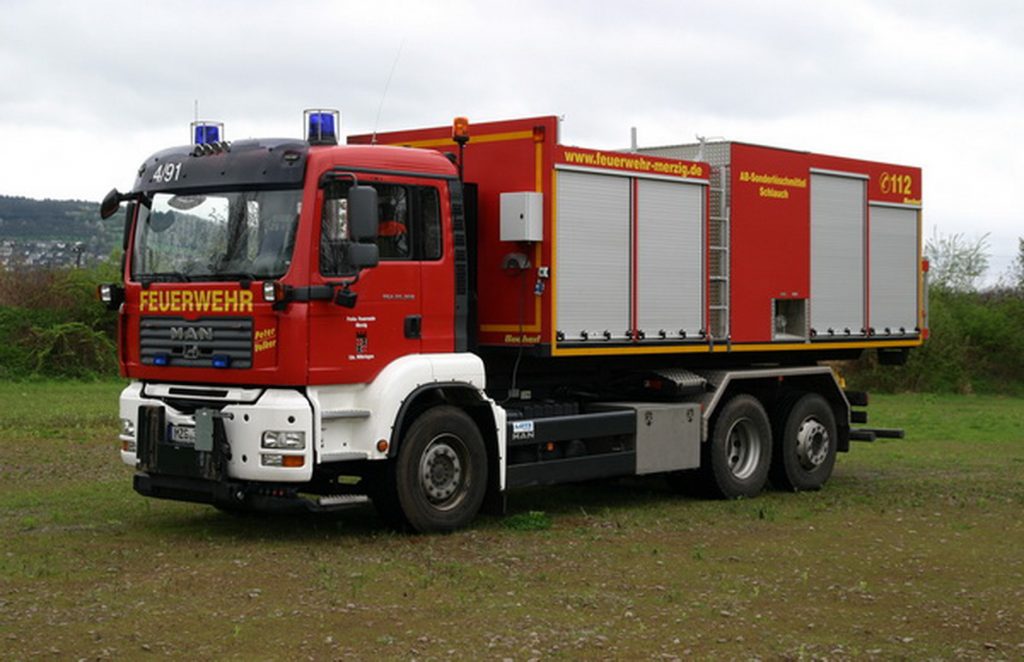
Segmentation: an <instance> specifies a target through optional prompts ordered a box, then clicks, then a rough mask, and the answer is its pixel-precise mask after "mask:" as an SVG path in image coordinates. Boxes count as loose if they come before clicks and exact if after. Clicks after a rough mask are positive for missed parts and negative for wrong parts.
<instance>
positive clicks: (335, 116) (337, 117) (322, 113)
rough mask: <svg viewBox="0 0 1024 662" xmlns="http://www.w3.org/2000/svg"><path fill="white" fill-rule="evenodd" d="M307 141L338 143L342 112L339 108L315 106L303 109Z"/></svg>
mask: <svg viewBox="0 0 1024 662" xmlns="http://www.w3.org/2000/svg"><path fill="white" fill-rule="evenodd" d="M302 115H303V119H304V120H305V121H304V122H303V124H304V125H305V130H306V135H305V138H306V142H308V143H309V144H310V145H337V144H338V129H339V128H340V127H341V113H340V112H339V111H337V110H331V109H323V108H313V109H310V110H304V111H302Z"/></svg>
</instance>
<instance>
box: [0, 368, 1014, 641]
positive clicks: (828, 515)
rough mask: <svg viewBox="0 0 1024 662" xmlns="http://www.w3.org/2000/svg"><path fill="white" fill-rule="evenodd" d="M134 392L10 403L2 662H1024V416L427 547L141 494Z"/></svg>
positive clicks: (519, 505) (3, 428) (612, 489)
mask: <svg viewBox="0 0 1024 662" xmlns="http://www.w3.org/2000/svg"><path fill="white" fill-rule="evenodd" d="M119 389H120V385H119V384H116V383H91V384H89V383H86V384H76V383H47V384H34V383H25V384H5V385H2V386H0V541H2V542H0V659H4V660H11V659H27V658H35V657H39V656H43V657H48V656H50V657H53V658H55V659H81V658H88V659H96V658H99V659H106V658H118V659H136V658H144V657H149V656H150V655H153V656H160V657H163V656H171V657H176V658H177V657H198V658H205V659H208V658H217V659H225V658H227V659H231V658H238V659H299V658H310V659H331V658H346V657H349V658H356V659H370V658H374V657H384V658H399V659H413V658H415V659H447V658H459V659H479V658H485V659H506V658H510V659H515V660H528V659H533V658H538V659H551V658H554V659H576V658H588V659H595V658H613V659H638V658H640V659H648V658H663V659H672V658H676V657H699V658H708V657H713V658H726V659H735V658H741V659H750V658H761V659H793V660H798V659H822V658H829V659H846V658H879V659H883V658H884V659H890V658H908V659H923V658H924V659H959V658H969V659H978V658H988V659H1020V658H1022V657H1024V517H1022V515H1024V482H1022V478H1024V401H1022V400H1018V399H1005V398H996V397H981V396H960V397H956V396H948V397H947V396H929V395H901V396H889V397H876V398H874V400H873V404H872V407H871V409H870V411H871V416H872V419H871V422H872V423H873V424H875V425H878V426H886V427H906V428H907V435H908V438H907V439H906V440H902V441H879V442H876V443H874V444H857V445H855V446H854V448H853V450H852V452H851V453H849V454H848V455H843V456H840V459H839V462H838V463H837V466H836V472H835V475H834V477H833V479H832V481H831V482H830V483H829V485H828V486H827V487H826V488H825V490H824V491H822V492H820V493H816V494H783V493H777V492H775V493H773V492H769V493H766V494H765V495H763V496H762V497H760V498H758V499H754V500H749V501H734V502H716V501H699V500H693V499H687V498H681V497H678V496H675V495H673V494H671V493H670V492H669V491H668V490H666V489H664V488H663V487H662V485H661V483H660V482H659V481H657V480H644V481H639V480H635V481H624V482H606V483H601V484H588V485H585V486H573V487H562V488H551V489H539V490H530V491H524V492H518V493H513V494H512V496H511V499H510V506H511V512H510V514H509V516H507V517H505V518H503V519H499V518H486V517H485V518H482V519H480V520H479V521H478V523H477V525H476V526H474V527H473V528H472V529H470V530H468V531H464V532H460V533H456V534H453V535H448V536H435V537H414V536H404V535H397V534H394V533H391V532H389V531H388V530H387V529H385V528H383V526H382V525H381V524H380V522H378V520H377V519H376V517H375V516H374V513H373V511H372V509H369V508H367V509H360V510H354V511H350V512H348V513H345V514H344V515H341V516H334V517H331V518H310V517H304V518H288V519H283V518H259V517H250V518H235V517H232V516H228V515H224V514H222V513H220V512H218V511H216V510H214V509H212V508H208V507H203V506H193V505H189V504H179V503H172V502H161V501H153V500H148V499H144V498H143V497H140V496H137V495H136V494H135V493H134V492H132V490H131V486H130V483H131V480H130V476H131V471H130V469H129V468H127V467H125V466H123V465H121V464H120V460H119V459H118V457H117V454H116V451H115V449H116V433H117V429H116V428H117V418H116V398H117V392H118V390H119Z"/></svg>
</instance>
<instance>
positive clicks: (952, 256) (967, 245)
mask: <svg viewBox="0 0 1024 662" xmlns="http://www.w3.org/2000/svg"><path fill="white" fill-rule="evenodd" d="M1022 245H1024V243H1022ZM925 255H927V256H928V259H929V260H930V262H931V268H930V270H929V282H930V284H931V285H932V287H937V288H939V289H944V290H948V291H950V292H974V291H977V289H978V286H979V285H980V284H981V279H982V277H983V276H984V275H985V272H986V271H987V270H988V233H987V232H986V233H985V234H983V235H981V236H980V237H975V238H973V239H968V238H967V237H965V236H964V235H963V234H961V233H957V234H952V235H940V234H939V232H938V229H937V228H936V229H935V230H933V232H932V236H931V238H930V239H928V241H927V243H926V244H925Z"/></svg>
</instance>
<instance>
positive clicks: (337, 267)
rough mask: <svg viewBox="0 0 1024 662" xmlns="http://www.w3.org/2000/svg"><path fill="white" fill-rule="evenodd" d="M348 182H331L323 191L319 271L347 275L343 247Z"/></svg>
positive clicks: (346, 236) (333, 274) (345, 229)
mask: <svg viewBox="0 0 1024 662" xmlns="http://www.w3.org/2000/svg"><path fill="white" fill-rule="evenodd" d="M348 189H349V183H348V182H331V183H330V184H328V186H327V189H326V190H325V191H324V207H323V209H322V210H321V211H320V273H322V274H323V275H325V276H347V275H350V271H351V270H348V269H346V267H345V265H344V255H345V252H344V248H345V244H346V242H348V198H347V196H348Z"/></svg>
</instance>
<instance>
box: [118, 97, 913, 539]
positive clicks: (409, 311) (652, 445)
mask: <svg viewBox="0 0 1024 662" xmlns="http://www.w3.org/2000/svg"><path fill="white" fill-rule="evenodd" d="M304 120H305V127H306V131H305V134H306V135H305V137H304V139H303V140H299V139H268V140H256V139H249V140H237V141H231V142H228V141H226V140H223V139H222V137H223V125H221V124H217V123H205V122H196V123H193V126H192V130H193V136H192V137H193V138H194V140H193V142H192V144H189V145H185V146H181V147H173V148H170V149H166V150H163V151H160V152H157V153H155V154H153V155H152V156H150V157H149V158H147V159H146V160H145V161H144V162H143V163H142V164H141V165H140V166H139V168H138V171H137V175H138V176H137V179H136V181H135V184H134V186H133V188H132V190H131V191H130V192H127V193H120V192H118V191H117V190H113V191H111V192H110V193H109V194H108V195H107V196H106V198H105V199H104V201H103V203H102V205H101V214H102V215H103V216H104V217H105V218H107V217H110V216H111V215H113V214H115V213H117V212H118V210H119V209H120V208H121V206H122V203H127V205H126V212H125V225H124V251H125V261H124V269H123V282H119V283H112V284H107V285H103V286H101V287H100V292H99V294H100V298H101V299H102V300H103V301H104V302H105V303H106V304H107V305H108V306H109V307H111V308H114V309H117V310H119V311H120V312H119V320H120V321H119V343H118V352H119V361H120V366H121V371H122V374H123V375H124V376H126V377H128V378H130V380H131V381H130V384H129V386H127V387H126V388H125V389H124V391H123V393H122V394H121V397H120V418H121V431H120V441H121V457H122V460H123V461H124V462H125V463H126V464H128V465H130V466H132V467H134V468H135V473H134V479H133V480H134V483H133V485H134V489H135V490H136V491H137V492H139V493H140V494H142V495H146V496H149V497H156V498H162V499H174V500H183V501H191V502H198V503H205V504H211V505H214V506H216V507H218V508H221V509H223V510H226V511H248V510H269V511H279V512H280V511H283V512H292V511H326V510H333V509H338V508H344V507H348V506H350V505H352V504H356V503H365V502H367V501H372V503H373V505H374V506H375V507H376V508H377V510H378V511H379V512H380V514H381V515H382V516H383V517H384V518H385V519H386V520H387V521H388V522H390V523H392V524H393V525H396V526H399V527H404V528H407V529H411V530H414V531H418V532H435V531H449V530H453V529H456V528H459V527H463V526H466V525H467V524H468V523H469V522H471V521H472V520H473V518H474V517H475V516H476V515H477V514H478V513H479V512H481V511H484V512H490V513H494V512H497V513H500V512H503V511H504V508H505V504H506V494H507V492H508V491H509V490H512V489H514V488H520V487H526V486H540V485H553V484H558V483H564V482H574V481H586V480H594V479H604V478H613V477H623V476H646V475H651V474H660V475H663V476H664V477H666V479H667V480H668V482H669V484H670V485H671V486H673V487H674V488H677V489H679V490H686V491H689V490H691V489H692V490H696V491H698V492H701V493H704V494H707V495H710V496H715V497H720V498H743V497H754V496H756V495H757V494H758V493H760V492H761V491H762V490H763V489H764V488H765V486H766V484H769V483H770V484H771V485H772V486H774V487H776V488H779V489H784V490H817V489H819V488H821V487H822V486H823V485H824V484H825V483H826V481H827V480H828V479H829V477H830V475H831V473H832V471H833V466H834V464H835V461H836V453H837V452H844V451H847V450H849V447H850V442H851V440H857V439H871V438H873V437H874V436H875V435H876V434H877V435H881V434H886V433H887V432H890V433H891V432H893V431H885V430H871V429H868V428H857V427H855V425H856V424H859V423H865V422H866V412H865V411H863V410H859V409H854V407H859V406H864V405H866V404H867V402H866V397H867V396H866V394H864V393H859V392H852V391H847V390H844V388H843V384H842V383H841V380H840V379H839V378H837V376H836V375H835V374H834V372H833V370H832V368H831V367H829V364H828V362H831V361H837V360H845V359H853V358H856V357H858V356H859V355H860V354H861V353H863V352H866V351H870V352H876V353H877V356H878V359H879V361H880V362H882V363H892V364H898V363H901V362H903V361H904V360H905V358H906V356H907V353H908V351H909V350H910V349H912V348H914V347H917V346H919V345H921V344H922V342H924V341H925V339H926V337H927V335H928V329H927V306H926V301H927V290H926V273H925V272H926V271H927V263H926V262H925V261H923V260H922V257H921V171H920V169H919V168H915V167H908V166H903V165H894V164H888V163H877V162H872V161H864V160H857V159H851V158H840V157H835V156H827V155H822V154H815V153H810V152H804V151H793V150H788V149H777V148H772V147H765V146H760V145H754V144H747V143H741V142H729V141H711V142H709V141H703V140H700V141H697V142H695V143H693V144H684V145H674V146H665V147H651V148H639V147H633V148H629V149H624V150H622V151H602V150H594V149H585V148H580V147H572V146H568V145H563V144H561V142H560V141H559V128H560V120H559V119H558V118H557V117H554V116H550V117H533V118H526V119H515V120H509V121H495V122H487V123H481V124H474V125H473V126H472V127H470V126H469V123H468V122H467V121H466V120H465V119H464V118H457V119H456V121H455V122H454V124H453V125H451V126H439V127H431V128H422V129H413V130H404V131H393V132H388V133H378V134H373V135H355V136H349V137H348V139H347V141H345V143H346V144H339V141H338V133H339V129H340V116H339V115H338V113H337V112H335V111H319V110H318V111H306V113H305V118H304Z"/></svg>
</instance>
